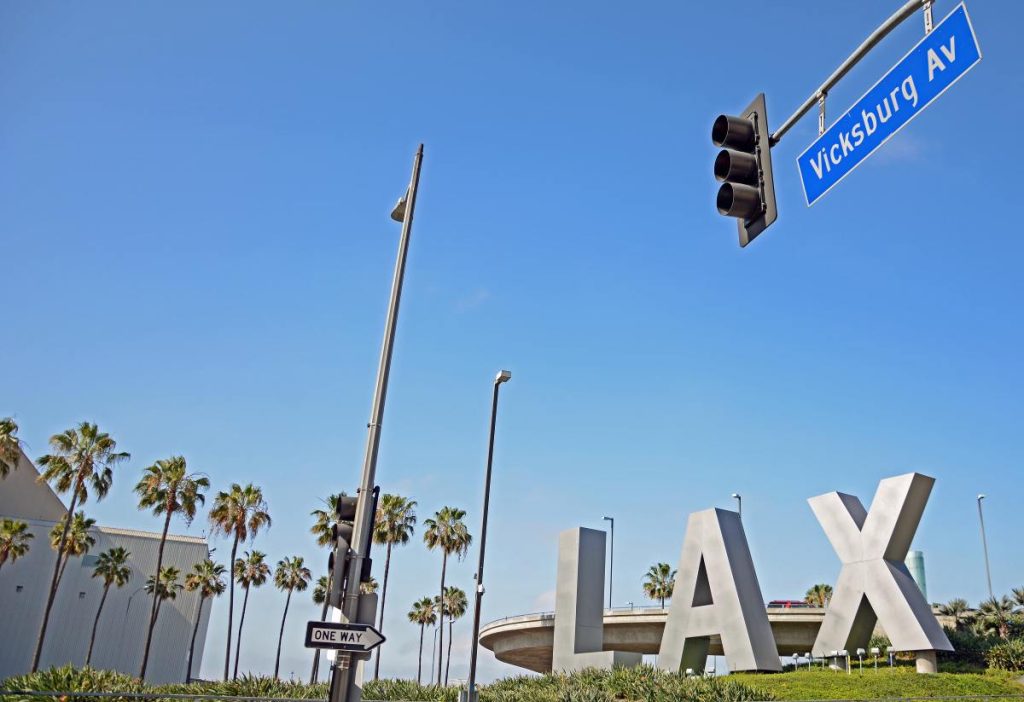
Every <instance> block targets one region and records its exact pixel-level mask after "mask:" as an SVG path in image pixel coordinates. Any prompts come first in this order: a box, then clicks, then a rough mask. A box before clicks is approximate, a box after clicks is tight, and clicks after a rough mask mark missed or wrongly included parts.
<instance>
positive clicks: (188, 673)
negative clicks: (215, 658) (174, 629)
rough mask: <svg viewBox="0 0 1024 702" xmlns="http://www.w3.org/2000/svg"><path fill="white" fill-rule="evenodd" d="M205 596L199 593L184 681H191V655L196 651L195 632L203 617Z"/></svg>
mask: <svg viewBox="0 0 1024 702" xmlns="http://www.w3.org/2000/svg"><path fill="white" fill-rule="evenodd" d="M205 599H206V598H205V597H203V596H202V595H201V594H200V595H199V615H198V616H197V617H196V623H195V624H194V625H193V626H192V643H190V644H189V645H188V669H187V670H186V671H185V682H186V683H190V682H192V655H193V654H194V653H195V651H196V632H198V631H199V620H200V619H202V618H203V601H204V600H205Z"/></svg>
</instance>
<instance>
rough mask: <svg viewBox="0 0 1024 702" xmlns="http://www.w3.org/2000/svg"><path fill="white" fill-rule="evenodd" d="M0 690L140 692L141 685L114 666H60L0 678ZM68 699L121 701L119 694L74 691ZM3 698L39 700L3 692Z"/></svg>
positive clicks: (21, 701) (77, 701) (72, 701)
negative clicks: (116, 695)
mask: <svg viewBox="0 0 1024 702" xmlns="http://www.w3.org/2000/svg"><path fill="white" fill-rule="evenodd" d="M0 690H5V691H7V690H32V691H40V690H53V691H56V692H142V691H143V685H142V683H141V682H139V680H138V679H137V678H133V677H132V676H130V675H125V674H124V673H118V672H116V671H113V670H96V669H95V668H75V667H74V666H70V665H65V666H61V667H59V668H58V667H53V668H48V669H46V670H39V671H36V672H35V673H28V674H26V675H18V676H16V677H13V678H7V679H6V680H4V681H3V682H0ZM66 699H67V702H101V701H102V702H122V701H125V700H126V699H127V698H122V697H104V698H100V697H89V696H88V695H81V696H79V695H74V696H73V697H68V698H66ZM4 700H5V702H10V701H11V700H16V701H17V702H30V701H31V702H38V701H39V698H38V697H29V696H27V695H26V696H13V695H4Z"/></svg>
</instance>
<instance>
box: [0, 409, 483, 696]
mask: <svg viewBox="0 0 1024 702" xmlns="http://www.w3.org/2000/svg"><path fill="white" fill-rule="evenodd" d="M17 433H18V426H17V423H16V422H15V421H14V420H13V419H11V418H0V479H3V478H4V477H6V476H7V475H8V473H9V472H10V471H12V470H16V469H17V465H18V460H19V456H20V453H21V442H20V440H19V439H18V437H17ZM49 444H50V448H51V452H50V453H49V454H47V455H46V456H43V457H41V458H40V459H39V460H38V461H37V463H38V465H39V467H40V469H41V474H40V478H39V479H40V481H46V482H49V483H50V484H51V485H52V486H53V488H54V490H55V491H56V492H57V493H59V494H69V495H70V505H69V509H68V514H69V515H73V516H72V517H71V519H70V520H68V519H66V518H65V519H62V520H61V521H60V522H59V523H58V524H57V525H56V526H55V527H54V529H53V530H52V532H51V534H50V542H51V546H52V548H53V549H54V550H55V551H56V552H57V562H56V564H55V566H54V574H53V577H52V579H51V584H50V589H49V592H48V594H47V603H46V608H45V614H44V618H43V622H42V624H41V627H40V633H39V638H38V640H37V645H36V651H35V654H34V656H33V665H32V668H33V670H36V669H37V668H38V666H39V658H40V654H41V651H42V647H43V643H44V641H45V637H46V630H47V627H48V624H49V619H50V614H51V610H52V607H53V602H54V598H55V595H56V592H57V588H58V587H59V584H60V580H61V577H62V575H63V572H64V568H65V567H66V566H67V562H68V560H69V559H70V558H72V557H81V556H83V555H85V554H86V553H87V552H88V551H89V549H90V548H91V547H92V546H93V545H94V544H95V539H94V537H93V536H92V535H91V533H90V531H91V530H92V528H93V527H94V526H95V520H93V519H90V518H88V517H87V516H86V515H85V513H84V511H83V510H82V509H81V507H82V505H84V504H86V502H87V501H88V499H89V497H90V495H93V496H94V497H95V499H96V500H97V501H98V500H102V499H103V498H104V497H105V496H106V495H107V493H108V492H109V490H110V488H111V486H112V484H113V479H114V469H115V468H116V467H118V466H119V465H121V464H123V463H125V462H127V461H128V460H129V459H130V455H129V454H128V453H127V452H122V451H118V450H117V443H116V441H114V439H113V438H112V437H110V435H109V434H107V433H104V432H101V431H100V430H99V428H98V427H97V426H96V425H95V424H91V423H88V422H82V423H81V424H79V425H78V426H76V427H74V428H72V429H68V430H67V431H65V432H62V433H60V434H56V435H54V436H52V437H51V438H50V441H49ZM209 488H210V481H209V478H208V477H207V476H205V475H202V474H199V473H194V472H190V470H189V467H188V464H187V462H186V460H185V458H184V457H182V456H172V457H170V458H166V459H161V460H158V461H156V462H154V463H153V464H152V465H151V466H148V467H147V468H145V469H144V471H143V475H142V478H141V479H140V480H139V481H138V483H137V484H136V486H135V492H136V494H137V495H138V498H139V503H138V506H139V509H143V510H149V511H151V512H152V513H153V514H154V516H157V517H160V518H161V519H162V525H161V527H162V529H161V535H160V542H159V547H158V550H157V566H156V569H155V571H154V573H153V574H152V575H151V576H149V579H148V580H147V583H148V585H147V592H148V593H149V594H150V595H151V596H152V603H151V609H150V617H149V625H148V628H147V633H146V641H145V646H144V649H143V656H142V663H141V666H140V672H139V675H140V677H144V676H145V674H146V669H147V667H148V662H149V658H150V651H151V646H152V636H153V630H154V628H155V625H156V622H157V619H158V617H159V613H160V607H161V605H162V603H163V602H164V601H165V600H168V599H171V600H173V599H174V598H175V597H176V595H177V593H178V592H179V591H181V590H182V589H185V590H188V591H193V590H198V591H199V594H200V597H201V601H200V614H201V612H202V609H201V608H202V606H203V604H204V603H205V601H206V600H207V599H210V598H213V597H217V596H219V595H221V594H223V593H224V592H225V591H227V593H228V624H227V629H228V635H227V642H226V649H225V657H224V679H225V680H226V679H228V678H229V677H237V675H238V666H239V653H240V643H241V634H242V626H243V625H244V622H245V612H246V607H247V605H248V601H249V593H250V590H251V589H252V588H254V587H256V588H258V587H260V586H262V585H263V584H265V583H266V582H267V581H268V580H269V579H270V578H271V577H273V579H274V583H275V585H276V586H277V587H278V588H279V589H281V590H283V591H286V592H287V597H286V599H285V609H284V612H283V614H282V618H281V634H279V636H278V651H277V658H276V661H275V676H276V675H277V672H278V669H279V667H280V653H281V640H282V638H283V631H284V626H285V621H286V618H287V614H288V608H289V606H290V602H291V594H292V592H294V591H300V592H301V591H303V590H305V589H306V588H307V586H308V584H309V582H310V581H311V579H312V574H311V573H310V571H309V569H308V568H306V567H305V565H304V564H303V561H302V558H301V557H298V556H296V557H292V558H285V559H283V560H281V561H280V562H279V563H278V565H277V568H276V570H274V571H272V570H271V568H270V566H269V564H268V563H267V562H266V554H264V553H262V552H260V551H257V550H252V551H246V552H245V553H244V557H239V554H238V548H239V545H240V544H244V543H246V542H249V541H252V539H253V538H254V537H255V536H256V535H257V534H258V533H259V532H260V531H262V530H264V529H266V528H269V527H270V525H271V517H270V514H269V510H268V506H267V503H266V501H265V500H264V499H263V493H262V490H261V489H260V488H259V487H257V486H255V485H252V484H249V485H245V486H242V485H238V484H233V485H231V486H230V489H229V490H227V491H223V492H218V493H217V494H216V496H215V498H214V500H213V503H212V506H211V508H210V510H209V521H210V524H211V526H212V531H213V533H214V534H219V535H222V536H224V537H227V538H230V539H231V555H230V561H229V563H231V564H233V567H232V568H230V570H229V569H227V568H225V566H223V565H220V564H216V563H213V562H212V561H209V560H206V561H204V562H202V563H198V564H196V565H195V567H194V569H193V571H191V572H190V573H189V574H188V575H187V576H186V577H185V579H184V580H183V581H182V580H181V573H180V572H179V571H178V570H177V569H176V568H173V567H170V566H165V565H164V562H163V561H164V546H165V544H166V540H167V535H168V532H169V529H170V526H171V522H172V520H173V519H175V518H177V519H181V520H182V521H184V522H185V524H186V525H188V524H191V522H192V521H193V520H194V519H195V517H196V515H197V513H198V511H199V509H200V507H202V506H203V505H205V501H206V495H207V492H208V491H209ZM338 497H339V495H331V496H329V497H328V498H327V499H326V500H324V503H325V504H324V509H317V510H314V511H313V512H312V516H313V517H314V524H313V527H312V528H311V531H312V533H313V534H314V535H315V537H316V541H317V543H318V545H320V546H324V547H327V546H330V545H331V544H332V539H333V535H334V533H335V530H334V526H335V524H334V522H335V520H336V516H335V515H336V513H337V502H338ZM416 506H417V503H416V502H415V501H414V500H411V499H409V498H407V497H403V496H400V495H391V494H384V495H382V496H381V498H380V501H379V504H378V508H377V513H376V518H375V523H374V531H373V541H374V543H376V544H379V545H382V546H384V547H385V559H384V573H383V584H382V586H381V587H380V594H381V598H380V607H379V611H380V619H379V628H380V629H381V630H383V626H384V625H383V621H384V613H385V607H386V604H387V592H388V584H389V579H390V574H391V557H392V552H393V548H394V547H395V546H401V545H405V544H408V543H409V542H410V540H411V538H412V536H413V535H414V532H415V526H416V523H417V516H416ZM465 517H466V512H465V510H462V509H459V508H456V507H449V506H445V507H442V508H441V509H440V510H438V511H437V512H436V513H435V514H434V515H433V517H431V518H429V519H426V520H424V526H425V529H424V533H423V541H424V543H425V545H426V546H427V548H428V549H429V550H432V551H434V550H436V551H440V552H441V573H440V587H439V589H438V592H439V594H438V596H437V598H435V599H437V600H438V602H443V607H440V606H439V607H438V612H440V613H441V615H442V620H443V619H445V618H447V619H448V620H449V622H448V623H449V626H448V637H449V644H448V652H449V661H450V651H451V635H452V626H453V624H454V621H455V620H456V619H458V618H459V617H461V616H462V615H463V614H464V613H465V609H466V604H465V603H466V596H465V592H464V591H462V590H461V589H459V588H454V587H450V586H449V585H448V584H447V575H448V560H449V558H450V557H453V556H454V557H456V558H458V559H461V558H462V557H464V556H465V555H466V553H467V552H468V550H469V548H470V545H471V544H472V536H471V535H470V533H469V530H468V528H467V527H466V523H465ZM32 538H33V535H32V533H31V532H30V531H28V525H27V524H25V523H24V522H18V521H16V520H0V568H2V567H3V566H4V564H5V563H8V562H10V563H14V562H15V561H16V560H17V559H18V558H20V557H22V556H24V555H25V554H26V553H27V552H28V550H29V548H30V541H31V539H32ZM129 556H130V554H128V553H127V552H126V551H124V549H120V550H117V549H111V550H110V551H106V552H104V553H103V554H101V555H100V561H99V562H98V563H97V567H96V570H95V571H94V574H93V575H94V577H97V578H101V579H102V580H103V582H104V591H103V596H102V597H101V601H100V605H99V607H98V609H97V614H96V620H95V621H94V626H93V629H94V632H93V637H92V639H91V640H90V653H89V654H88V658H89V659H90V660H91V649H92V647H93V643H94V639H95V630H96V629H97V628H98V622H99V619H100V616H101V614H102V612H103V605H104V603H105V601H106V597H107V593H108V592H109V590H110V588H111V587H123V586H124V585H125V584H126V583H127V582H128V580H129V579H130V578H131V572H130V569H128V566H127V560H128V557H129ZM225 575H226V576H227V583H225V582H224V577H225ZM236 582H237V583H238V585H239V586H240V587H241V588H242V589H243V593H244V594H243V601H242V608H241V613H240V617H239V622H238V626H237V634H236V633H235V632H236V629H235V626H234V605H235V602H234V600H235V584H236ZM361 587H362V588H363V589H364V590H365V591H376V589H377V584H376V581H372V582H371V583H363V584H362V586H361ZM328 591H329V581H328V576H323V577H321V578H320V579H319V581H318V583H317V586H316V587H315V588H314V591H313V599H314V602H316V603H317V604H321V605H322V606H323V609H322V614H321V617H322V618H326V614H327V592H328ZM460 596H461V597H460ZM460 602H461V603H462V604H461V605H460ZM442 610H443V612H442ZM198 621H199V619H198V618H197V620H196V623H198ZM196 630H197V628H194V631H193V636H192V639H193V640H192V642H191V643H190V652H189V658H190V661H189V668H188V670H189V673H191V670H192V661H191V657H192V651H193V649H194V639H195V632H196ZM439 635H440V648H441V649H442V650H443V647H444V636H445V632H444V630H443V627H442V629H441V631H440V632H439ZM233 639H234V641H235V648H234V661H233V664H234V665H233V669H232V666H231V664H232V660H231V658H232V640H233ZM440 658H441V657H439V660H438V667H437V671H436V672H437V679H438V680H441V678H442V661H441V660H440ZM318 663H319V650H317V651H316V654H315V657H314V663H313V671H312V676H311V677H312V678H313V679H315V678H316V676H317V673H318ZM445 665H446V666H448V665H449V664H448V663H446V664H445ZM379 675H380V649H379V648H378V650H377V660H376V662H375V667H374V677H375V678H376V677H379ZM445 678H447V674H445Z"/></svg>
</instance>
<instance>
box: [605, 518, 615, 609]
mask: <svg viewBox="0 0 1024 702" xmlns="http://www.w3.org/2000/svg"><path fill="white" fill-rule="evenodd" d="M604 520H605V521H607V522H609V523H611V532H612V538H611V549H610V553H611V556H610V558H609V559H608V609H611V608H612V584H613V581H614V580H615V518H614V517H604Z"/></svg>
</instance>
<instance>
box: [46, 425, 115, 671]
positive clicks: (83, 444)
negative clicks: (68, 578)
mask: <svg viewBox="0 0 1024 702" xmlns="http://www.w3.org/2000/svg"><path fill="white" fill-rule="evenodd" d="M50 448H51V449H52V450H53V453H50V454H47V455H45V456H43V457H42V458H40V459H39V466H40V467H41V468H42V469H43V472H42V473H41V474H40V476H39V480H40V481H44V480H45V481H48V482H49V483H50V484H51V485H52V486H53V488H54V489H55V490H56V491H57V492H58V493H65V492H70V493H71V504H70V505H69V506H68V514H74V512H75V507H76V506H78V505H83V504H85V502H86V501H87V500H88V499H89V487H90V486H91V487H92V490H93V492H94V493H95V494H96V499H97V500H102V499H103V498H104V497H105V496H106V494H107V492H108V491H109V490H110V485H111V483H113V482H114V471H113V468H114V466H116V465H117V464H118V463H121V462H123V461H127V460H128V458H129V457H130V456H129V454H127V453H125V452H123V451H122V452H119V451H117V442H116V441H114V440H113V439H112V438H110V435H109V434H107V433H105V432H101V431H100V430H99V428H98V427H97V426H96V425H95V424H90V423H89V422H82V423H81V424H79V425H78V427H76V428H74V429H68V430H67V431H65V432H63V433H61V434H54V435H53V436H51V437H50ZM64 524H65V530H64V533H63V534H62V535H61V538H60V540H59V541H58V544H57V562H56V563H55V564H54V566H53V577H51V578H50V591H49V592H48V593H47V595H46V607H45V608H44V609H43V621H42V624H41V625H40V627H39V638H38V639H37V640H36V650H35V653H34V654H32V672H33V673H34V672H36V671H37V670H38V669H39V657H40V656H41V655H42V653H43V642H45V641H46V627H47V625H48V624H49V622H50V611H51V610H52V609H53V599H54V597H56V595H57V582H58V578H59V577H60V569H61V559H62V558H63V556H64V542H65V541H66V540H67V536H68V535H67V529H68V527H69V526H70V523H69V522H65V523H64Z"/></svg>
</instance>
